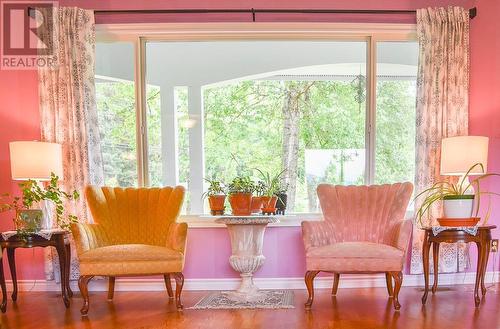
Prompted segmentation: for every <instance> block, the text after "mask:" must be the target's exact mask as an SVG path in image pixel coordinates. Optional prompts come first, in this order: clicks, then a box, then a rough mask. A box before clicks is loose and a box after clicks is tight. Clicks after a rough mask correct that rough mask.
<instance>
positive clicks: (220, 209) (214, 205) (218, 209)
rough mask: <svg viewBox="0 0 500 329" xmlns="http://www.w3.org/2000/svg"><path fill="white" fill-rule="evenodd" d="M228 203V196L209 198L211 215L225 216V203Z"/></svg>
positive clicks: (212, 196)
mask: <svg viewBox="0 0 500 329" xmlns="http://www.w3.org/2000/svg"><path fill="white" fill-rule="evenodd" d="M225 201H226V196H225V195H224V194H221V195H211V196H209V197H208V204H209V205H210V213H211V214H212V215H214V216H215V215H224V208H225V207H224V202H225Z"/></svg>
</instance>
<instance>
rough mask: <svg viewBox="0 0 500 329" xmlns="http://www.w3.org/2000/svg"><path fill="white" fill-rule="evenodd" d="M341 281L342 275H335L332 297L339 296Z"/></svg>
mask: <svg viewBox="0 0 500 329" xmlns="http://www.w3.org/2000/svg"><path fill="white" fill-rule="evenodd" d="M339 280H340V274H339V273H333V287H332V296H335V295H337V291H338V290H339Z"/></svg>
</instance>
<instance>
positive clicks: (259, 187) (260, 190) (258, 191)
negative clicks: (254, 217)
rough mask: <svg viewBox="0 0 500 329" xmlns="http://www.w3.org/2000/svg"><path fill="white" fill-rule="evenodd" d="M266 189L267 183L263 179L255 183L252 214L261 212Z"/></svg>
mask: <svg viewBox="0 0 500 329" xmlns="http://www.w3.org/2000/svg"><path fill="white" fill-rule="evenodd" d="M265 190H266V185H265V184H264V182H263V181H258V182H257V184H256V185H255V191H254V194H255V195H253V196H252V206H251V208H252V209H251V210H252V214H258V213H260V209H261V208H262V197H263V195H264V192H265Z"/></svg>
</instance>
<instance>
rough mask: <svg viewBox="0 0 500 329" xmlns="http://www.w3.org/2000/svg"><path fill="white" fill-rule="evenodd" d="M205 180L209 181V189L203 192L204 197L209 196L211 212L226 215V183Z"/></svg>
mask: <svg viewBox="0 0 500 329" xmlns="http://www.w3.org/2000/svg"><path fill="white" fill-rule="evenodd" d="M205 180H206V181H207V182H208V183H209V186H208V190H207V191H206V192H205V193H203V197H204V198H208V204H209V206H210V214H211V215H212V216H215V215H224V209H225V206H224V203H225V202H226V191H225V188H224V184H223V183H222V182H220V181H218V180H211V179H206V178H205Z"/></svg>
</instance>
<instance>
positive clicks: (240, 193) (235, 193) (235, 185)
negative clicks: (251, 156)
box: [227, 176, 255, 216]
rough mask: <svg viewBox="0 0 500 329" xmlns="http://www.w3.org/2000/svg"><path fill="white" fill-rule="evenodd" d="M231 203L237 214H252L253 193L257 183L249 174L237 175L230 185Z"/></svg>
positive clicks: (233, 210)
mask: <svg viewBox="0 0 500 329" xmlns="http://www.w3.org/2000/svg"><path fill="white" fill-rule="evenodd" d="M227 190H228V194H229V203H230V204H231V210H232V213H233V215H235V216H249V215H251V214H252V209H251V206H252V193H253V192H254V191H255V184H254V182H253V181H252V180H251V179H250V177H248V176H238V177H235V178H234V179H233V180H232V181H231V183H229V185H228V187H227Z"/></svg>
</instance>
